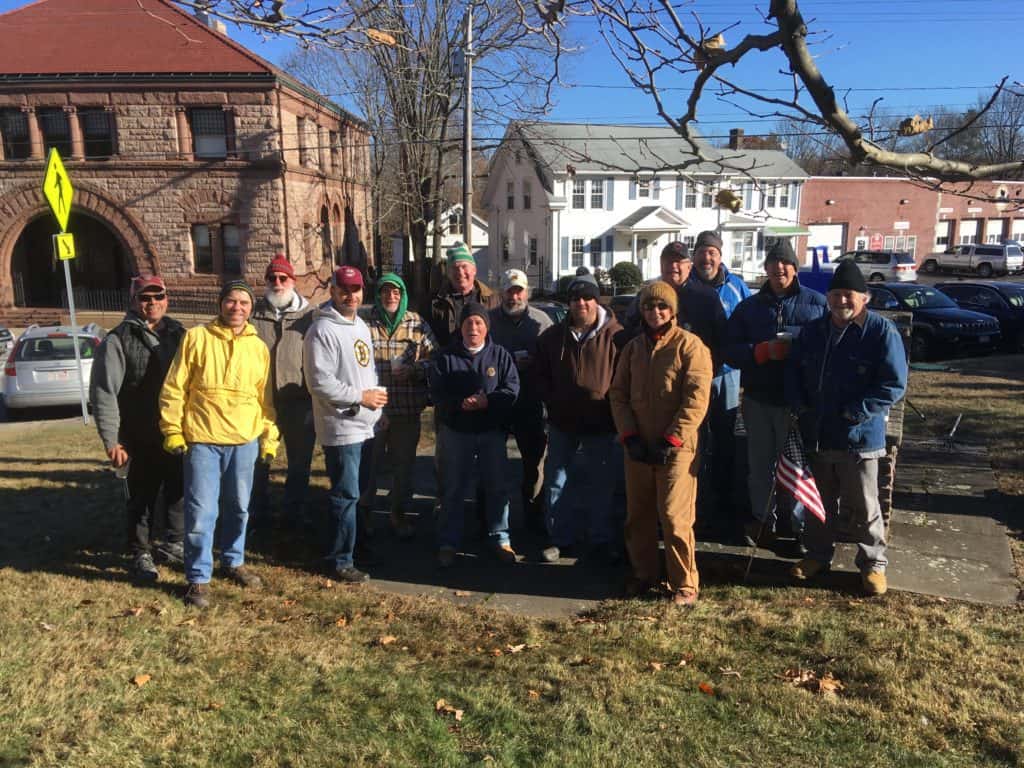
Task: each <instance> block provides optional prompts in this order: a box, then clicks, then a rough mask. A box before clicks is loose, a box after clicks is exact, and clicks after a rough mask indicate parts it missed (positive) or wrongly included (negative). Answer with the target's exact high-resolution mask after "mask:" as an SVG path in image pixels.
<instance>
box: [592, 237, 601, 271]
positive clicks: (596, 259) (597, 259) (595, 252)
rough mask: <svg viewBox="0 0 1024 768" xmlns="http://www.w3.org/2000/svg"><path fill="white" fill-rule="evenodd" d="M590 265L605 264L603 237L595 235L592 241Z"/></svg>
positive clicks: (598, 266) (597, 266)
mask: <svg viewBox="0 0 1024 768" xmlns="http://www.w3.org/2000/svg"><path fill="white" fill-rule="evenodd" d="M590 266H591V267H595V268H600V267H603V266H604V257H603V255H602V253H601V238H600V237H595V238H594V239H593V240H591V241H590Z"/></svg>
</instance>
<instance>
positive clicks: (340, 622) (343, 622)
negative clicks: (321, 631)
mask: <svg viewBox="0 0 1024 768" xmlns="http://www.w3.org/2000/svg"><path fill="white" fill-rule="evenodd" d="M334 626H336V627H347V626H348V616H339V617H338V618H336V619H335V620H334Z"/></svg>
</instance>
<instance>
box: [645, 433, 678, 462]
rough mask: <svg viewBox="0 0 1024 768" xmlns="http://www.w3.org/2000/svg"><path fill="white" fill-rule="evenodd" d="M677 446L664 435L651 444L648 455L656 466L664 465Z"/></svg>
mask: <svg viewBox="0 0 1024 768" xmlns="http://www.w3.org/2000/svg"><path fill="white" fill-rule="evenodd" d="M674 447H675V446H673V445H672V443H670V442H669V441H668V440H666V439H665V438H664V437H660V438H658V441H657V442H656V443H655V444H654V445H652V446H651V449H650V452H649V453H648V456H649V457H650V458H649V459H648V461H649V462H650V463H651V464H654V465H655V466H659V467H663V466H665V465H666V464H668V459H669V456H671V455H672V449H673V448H674Z"/></svg>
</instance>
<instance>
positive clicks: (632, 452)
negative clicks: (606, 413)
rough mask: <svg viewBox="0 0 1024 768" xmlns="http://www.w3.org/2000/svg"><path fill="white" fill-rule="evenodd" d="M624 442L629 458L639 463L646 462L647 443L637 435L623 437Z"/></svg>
mask: <svg viewBox="0 0 1024 768" xmlns="http://www.w3.org/2000/svg"><path fill="white" fill-rule="evenodd" d="M624 444H625V446H626V453H628V454H629V458H631V459H632V460H633V461H636V462H639V463H641V464H646V463H647V461H648V455H647V443H645V442H644V441H643V439H642V438H641V437H640V436H639V435H630V436H629V437H627V438H626V439H625V441H624Z"/></svg>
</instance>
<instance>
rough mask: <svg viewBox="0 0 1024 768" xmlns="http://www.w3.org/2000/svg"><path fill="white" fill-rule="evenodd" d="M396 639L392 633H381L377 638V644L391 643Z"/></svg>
mask: <svg viewBox="0 0 1024 768" xmlns="http://www.w3.org/2000/svg"><path fill="white" fill-rule="evenodd" d="M397 639H398V638H397V637H395V636H394V635H381V636H380V637H378V638H377V645H391V644H392V643H393V642H395V641H396V640H397Z"/></svg>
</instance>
